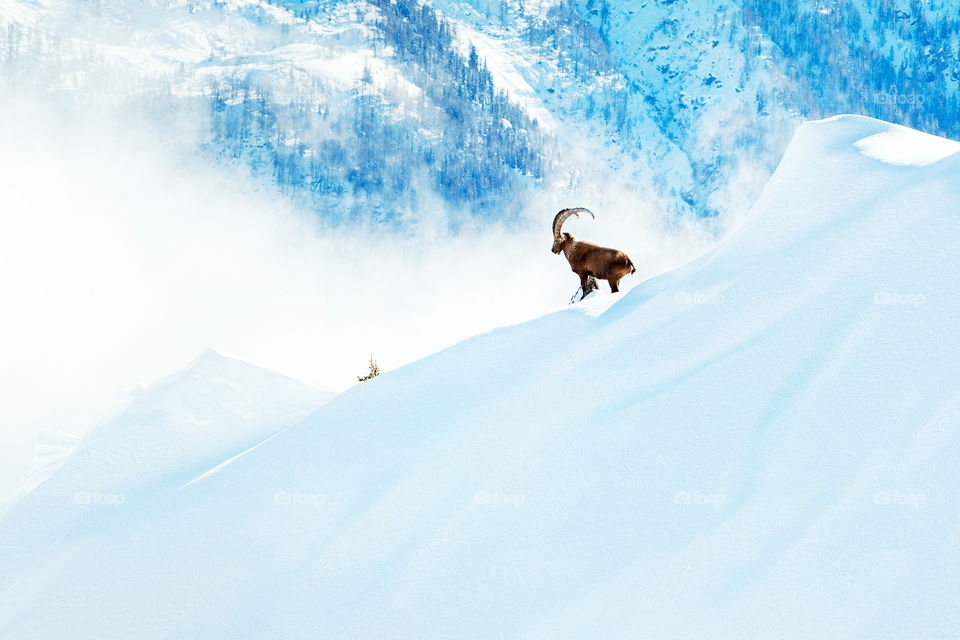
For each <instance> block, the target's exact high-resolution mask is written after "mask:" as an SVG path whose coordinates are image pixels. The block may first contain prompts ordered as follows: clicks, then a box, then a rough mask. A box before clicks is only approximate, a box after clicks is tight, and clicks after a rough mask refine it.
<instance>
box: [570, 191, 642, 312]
mask: <svg viewBox="0 0 960 640" xmlns="http://www.w3.org/2000/svg"><path fill="white" fill-rule="evenodd" d="M580 211H582V212H584V213H589V214H590V217H591V218H593V219H594V220H596V218H597V217H596V216H595V215H593V212H592V211H590V210H589V209H584V208H582V207H577V208H575V209H564V210H563V211H561V212H560V213H558V214H557V216H556V217H555V218H554V219H553V249H551V251H553V252H554V253H557V254H559V253H560V252H561V251H562V252H563V255H564V256H566V258H567V262H569V263H570V269H571V270H572V271H573V272H574V273H575V274H577V275H578V276H580V287H581V288H582V289H583V295H582V296H580V299H581V300H583V299H584V298H585V297H586V296H587V293H589V292H590V291H592V288H590V277H591V276H593V277H596V278H599V279H600V280H606V281H607V282H609V283H610V291H611V293H616V292H617V291H619V290H620V288H619V286H618V285H619V284H620V279H621V278H623V277H624V276H626V275H629V274H631V273H635V272H636V271H637V269H636V267H634V266H633V262H631V261H630V258H628V257H627V254H625V253H624V252H623V251H617V250H616V249H607V248H606V247H598V246H597V245H595V244H591V243H589V242H582V241H580V240H577V239H576V238H574V237H573V236H572V235H570V234H569V233H563V234H561V233H560V230H561V228H562V227H563V223H564V221H566V219H567V218H569V217H570V216H577V217H578V218H579V217H580V215H579V212H580Z"/></svg>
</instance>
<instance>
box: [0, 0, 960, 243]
mask: <svg viewBox="0 0 960 640" xmlns="http://www.w3.org/2000/svg"><path fill="white" fill-rule="evenodd" d="M0 26H2V27H3V28H2V29H0V63H2V64H0V86H8V87H12V88H15V89H21V88H22V87H23V86H29V87H34V88H42V89H43V90H44V91H50V90H53V91H56V92H61V93H62V94H63V95H65V96H67V97H69V98H71V99H73V100H74V101H75V102H76V103H77V104H78V105H79V106H81V107H84V108H90V109H116V110H119V111H124V110H127V111H134V112H138V113H148V114H150V115H151V117H153V118H154V119H155V120H156V121H157V125H158V127H161V128H163V129H164V130H166V131H170V132H171V137H173V138H178V137H182V138H183V140H182V142H183V144H184V145H185V146H186V147H188V148H191V149H201V150H202V151H203V153H205V154H207V155H208V156H210V157H211V158H213V159H216V160H218V161H220V162H222V163H227V164H232V165H236V166H237V167H238V168H240V169H242V170H243V171H244V172H247V173H249V175H250V177H251V178H252V179H253V180H255V181H259V182H262V183H263V184H264V185H267V186H269V187H270V188H272V189H275V190H276V191H277V192H278V193H279V194H282V195H283V196H284V197H289V198H291V199H293V200H294V201H295V202H297V203H298V204H301V205H303V206H304V207H306V208H308V209H310V210H312V211H314V212H315V213H316V214H317V215H318V216H319V217H320V218H321V219H322V220H323V221H324V222H327V223H330V224H342V223H350V224H353V223H358V222H360V223H362V224H373V225H381V226H384V227H388V228H402V229H407V230H416V229H417V228H418V227H420V226H428V227H429V226H432V225H438V224H439V225H441V226H445V227H447V228H449V229H450V230H452V231H454V232H456V231H459V230H460V229H462V228H463V227H465V226H467V227H469V226H470V225H486V224H490V223H491V222H507V223H509V224H516V223H517V222H518V221H522V220H525V219H526V218H527V217H528V216H534V215H541V214H542V213H543V210H545V209H546V210H555V209H557V208H559V207H560V206H563V204H565V203H566V202H568V201H570V200H575V201H577V202H582V203H595V204H596V205H597V206H605V207H612V206H614V205H615V204H617V203H618V202H619V201H622V200H624V195H623V194H624V190H627V192H629V193H630V194H632V198H633V199H634V200H635V201H652V202H655V203H657V206H659V207H660V208H662V209H663V210H664V211H666V212H670V213H674V214H692V215H695V216H701V217H712V216H719V217H720V219H721V226H722V225H723V224H726V223H728V222H731V221H732V220H734V219H736V218H738V217H739V216H740V215H741V214H742V212H744V211H745V210H746V209H747V208H748V207H749V205H751V204H752V202H753V200H754V199H755V198H756V196H757V195H758V194H759V192H760V189H761V188H762V186H763V185H764V184H765V182H766V180H767V179H768V178H769V176H770V174H771V172H772V170H773V168H774V167H775V165H776V162H777V161H778V159H779V158H780V156H781V154H782V151H783V149H784V148H785V145H786V143H787V141H788V140H789V138H790V136H791V135H792V133H793V131H794V129H795V128H796V126H797V125H798V124H799V123H800V122H801V121H802V120H804V119H805V118H808V117H822V116H823V115H828V114H832V113H838V112H855V113H864V114H867V115H872V116H878V117H882V118H885V119H888V120H891V121H896V122H901V123H903V124H907V125H910V126H914V127H916V128H919V129H921V130H925V131H927V132H930V133H935V134H940V135H948V136H951V137H954V138H956V137H958V136H960V130H958V129H957V124H956V122H957V119H956V118H955V117H954V116H955V114H956V113H957V110H958V108H960V54H958V50H960V39H958V33H960V23H958V21H957V18H956V12H955V6H954V3H952V2H949V1H940V0H929V1H923V2H920V1H919V0H912V1H909V2H907V1H903V0H897V1H885V0H884V1H881V0H829V1H824V0H802V1H800V2H793V3H788V4H786V5H782V4H781V3H772V4H771V3H765V2H755V1H753V0H742V1H735V2H730V3H721V4H720V5H717V4H715V3H703V2H695V1H692V0H682V1H673V0H670V1H666V0H649V1H645V2H639V3H636V2H611V1H610V0H576V1H573V0H560V1H553V0H550V1H547V2H524V1H523V0H498V2H491V1H489V0H434V1H433V2H420V1H419V0H349V1H344V2H339V1H333V0H325V1H319V0H317V1H314V0H273V1H266V0H227V1H220V0H216V1H212V2H211V1H207V0H190V1H189V2H181V1H179V0H154V1H152V2H149V3H143V2H133V1H128V0H98V1H97V2H89V1H85V2H79V3H77V2H69V3H65V2H62V0H44V1H42V2H41V1H37V0H4V2H3V3H2V4H0ZM828 34H829V35H828ZM185 121H186V122H188V123H190V124H189V125H184V122H185ZM198 122H200V123H202V124H200V125H199V126H198V125H197V123H198Z"/></svg>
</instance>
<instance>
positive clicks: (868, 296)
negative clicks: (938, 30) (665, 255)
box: [0, 116, 960, 639]
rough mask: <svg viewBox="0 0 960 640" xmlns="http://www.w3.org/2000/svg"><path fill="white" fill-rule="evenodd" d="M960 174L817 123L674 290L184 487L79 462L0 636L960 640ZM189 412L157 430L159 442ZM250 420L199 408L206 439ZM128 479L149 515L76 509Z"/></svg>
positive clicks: (392, 393)
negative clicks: (219, 427) (214, 427)
mask: <svg viewBox="0 0 960 640" xmlns="http://www.w3.org/2000/svg"><path fill="white" fill-rule="evenodd" d="M958 152H960V143H955V142H951V141H949V140H945V139H942V138H935V137H933V136H929V135H927V134H923V133H919V132H917V131H913V130H909V129H905V128H903V127H899V126H896V125H890V124H886V123H884V122H881V121H877V120H872V119H869V118H865V117H858V116H840V117H835V118H831V119H828V120H823V121H817V122H809V123H806V124H804V125H802V126H801V127H800V128H799V130H798V132H797V134H796V135H795V137H794V138H793V140H792V142H791V143H790V145H789V148H788V149H787V152H786V154H785V155H784V157H783V159H782V161H781V162H780V164H779V167H778V168H777V170H776V172H775V174H774V176H773V177H772V179H771V180H770V181H769V183H768V184H767V185H766V187H765V188H764V190H763V193H762V194H761V196H760V198H759V199H758V201H757V203H756V205H755V206H754V207H753V208H752V210H751V211H750V213H749V215H748V216H747V217H746V218H745V220H744V221H743V223H742V224H741V225H740V227H739V228H738V229H737V230H736V231H735V232H734V233H733V234H731V236H730V237H729V238H728V239H727V240H726V241H724V242H723V243H722V244H721V245H719V246H718V247H717V248H716V249H714V250H713V251H711V252H709V253H708V254H706V255H704V256H703V257H702V258H699V259H697V260H695V261H694V262H692V263H690V264H688V265H686V266H684V267H682V268H680V269H678V270H675V271H672V272H669V273H667V274H665V275H663V276H661V277H657V278H654V279H652V280H648V281H646V282H643V283H642V284H640V285H637V286H635V287H634V288H633V289H631V290H629V291H627V292H626V293H623V294H620V295H617V296H611V295H609V294H606V295H603V296H598V297H596V298H594V299H591V300H589V301H587V302H586V303H584V304H582V305H576V306H574V307H571V308H570V309H567V310H563V311H560V312H556V313H551V314H549V315H546V316H543V317H540V318H538V319H536V320H533V321H530V322H527V323H523V324H518V325H514V326H509V327H505V328H502V329H499V330H496V331H493V332H490V333H487V334H484V335H480V336H477V337H475V338H472V339H470V340H467V341H466V342H463V343H461V344H459V345H457V346H455V347H453V348H450V349H448V350H446V351H443V352H441V353H438V354H436V355H434V356H431V357H428V358H426V359H424V360H421V361H418V362H416V363H414V364H411V365H409V366H407V367H404V368H402V369H400V370H397V371H394V372H391V373H388V374H386V375H383V376H381V377H380V378H378V379H376V380H374V381H371V382H368V383H364V384H363V385H360V386H359V387H357V388H354V389H352V390H350V391H348V392H345V393H343V394H342V395H341V396H339V397H337V398H336V399H334V400H333V401H331V402H330V403H329V404H327V405H326V406H324V407H322V408H321V409H319V410H318V411H316V412H314V413H313V414H312V415H310V416H309V417H307V418H306V419H304V420H302V421H299V422H297V423H296V424H295V425H293V426H291V427H289V428H286V429H285V430H283V431H282V432H280V433H278V434H277V435H275V436H274V437H272V438H269V439H268V440H266V441H265V442H263V443H262V444H260V445H259V446H256V447H252V448H249V449H248V450H246V451H244V452H243V453H242V454H240V455H235V456H234V457H232V458H230V457H228V455H227V454H224V455H222V456H221V457H220V458H219V460H217V461H214V460H212V459H211V460H208V461H206V462H204V463H201V461H200V460H199V458H198V459H195V460H194V461H193V462H191V463H190V464H189V465H184V466H183V467H180V468H178V469H177V470H176V471H172V472H171V473H170V474H169V475H164V476H161V475H153V474H152V473H146V472H143V471H141V469H143V468H144V467H146V468H148V469H149V468H150V464H148V463H149V455H148V454H149V452H150V451H151V450H152V448H149V447H147V448H141V447H140V446H138V445H135V444H134V443H131V442H123V441H119V440H115V441H114V444H109V443H105V444H100V443H102V442H104V439H101V440H100V441H94V442H92V443H90V445H88V448H87V451H88V452H89V453H88V454H87V458H88V459H89V460H90V461H94V460H98V459H99V460H103V461H107V460H114V461H124V460H126V459H127V458H128V457H129V458H130V459H132V460H133V461H134V466H133V467H131V468H130V469H129V470H130V471H131V472H132V471H137V473H136V474H135V475H131V476H129V477H128V476H126V475H121V476H120V478H121V480H120V481H118V482H119V483H118V484H110V485H107V484H106V483H105V481H103V482H101V479H102V478H103V475H101V474H103V473H104V468H105V467H104V465H103V464H99V463H97V464H88V465H85V466H81V465H80V463H79V462H77V464H76V465H75V466H74V467H73V468H72V469H70V468H68V467H67V466H64V467H63V468H62V469H61V470H60V471H59V472H57V473H56V474H54V475H53V476H52V477H51V478H50V479H49V480H48V481H47V482H46V483H44V484H43V485H41V486H40V487H39V488H38V489H37V490H35V491H34V492H32V493H31V494H29V495H27V496H26V497H24V498H23V499H22V500H21V502H20V503H19V504H18V505H16V507H15V508H14V509H12V510H11V511H10V512H9V513H7V514H6V515H5V516H4V517H3V518H2V519H0V539H2V540H3V545H2V547H0V566H3V567H4V572H3V573H2V575H0V636H2V637H4V638H21V637H35V638H59V637H64V636H66V635H69V636H70V637H74V638H128V637H138V638H169V637H220V636H229V637H238V638H264V637H485V638H486V637H516V636H523V637H550V638H553V637H656V638H690V637H711V638H716V637H729V638H771V637H778V638H811V637H844V638H865V639H866V638H877V637H898V638H907V637H909V638H934V637H951V636H955V635H956V634H957V633H960V618H958V617H957V615H956V602H957V600H958V598H960V574H958V567H960V537H958V535H957V532H958V530H957V522H958V521H960V506H958V505H960V500H958V498H960V496H958V494H957V487H958V486H960V483H958V481H960V476H958V469H960V465H958V460H957V455H958V451H960V449H958V447H960V441H958V435H957V434H958V433H960V431H958V428H957V427H958V426H960V424H958V423H960V383H958V380H960V370H958V363H957V359H956V353H957V352H958V351H960V339H958V337H957V336H958V334H957V331H956V318H957V317H958V316H960V303H958V300H960V295H958V294H960V285H958V282H957V279H956V274H957V273H958V269H960V251H958V248H957V245H956V242H955V238H956V235H957V233H958V232H960V220H958V218H957V215H956V211H957V208H958V204H960V188H958V186H957V184H958V183H957V181H956V175H957V172H958V170H960V153H958ZM179 380H180V383H182V385H183V386H182V389H183V393H189V391H188V390H189V389H194V388H199V389H200V391H198V395H199V397H206V393H205V392H204V391H203V389H204V388H205V387H204V384H203V382H204V381H206V382H207V383H209V378H208V376H206V375H202V376H199V377H198V379H192V378H191V377H189V376H188V377H186V378H182V379H179ZM180 383H177V384H180ZM198 384H199V387H197V385H198ZM191 397H194V396H191ZM169 402H173V401H172V400H169V399H163V398H160V397H159V396H157V402H156V403H148V404H147V405H146V406H145V407H144V409H143V411H142V412H141V413H140V414H139V415H140V416H141V417H140V419H139V420H138V421H137V424H138V425H139V429H138V432H139V433H142V434H143V435H144V436H146V437H147V438H148V439H151V438H159V437H163V434H164V433H167V430H168V428H169V426H168V425H167V422H166V421H165V420H162V419H160V418H159V417H156V416H158V415H161V416H162V415H163V414H162V413H161V412H165V411H167V407H168V406H170V405H169V404H168V403H169ZM222 405H223V403H222V402H220V401H216V402H215V403H213V404H212V405H211V406H208V407H207V409H206V410H205V411H204V412H203V414H202V415H199V414H198V415H194V416H193V418H190V417H189V416H187V415H186V414H184V413H183V412H182V411H180V409H182V405H180V404H179V402H175V403H174V404H173V405H172V406H173V407H175V408H176V409H177V411H176V412H175V413H176V414H177V415H182V416H183V417H182V421H181V422H180V423H179V424H181V425H182V429H181V430H186V431H189V432H194V431H197V430H200V429H205V428H207V425H204V424H203V423H205V422H206V421H207V420H212V421H214V423H216V421H218V420H220V417H221V415H222V414H224V411H222ZM255 405H256V406H259V407H261V409H262V411H264V412H266V413H271V412H272V411H273V410H274V409H279V410H281V411H286V410H287V409H289V408H290V403H289V401H288V400H287V399H286V398H283V397H276V396H273V394H266V393H265V394H264V396H263V398H262V404H261V403H259V402H258V403H255ZM303 408H306V407H303ZM244 411H245V410H242V411H241V410H237V411H234V410H228V411H226V412H225V413H226V415H228V416H229V415H235V414H236V413H244ZM297 413H299V410H297V411H291V412H290V413H288V414H286V415H284V417H283V419H282V420H277V421H275V422H276V425H275V426H276V427H279V426H280V424H281V423H283V424H289V422H290V421H293V420H296V414H297ZM214 423H208V424H214ZM273 430H274V431H276V429H275V428H274V429H273ZM251 435H252V434H251ZM108 444H109V446H107V445H108ZM161 450H166V447H164V448H162V449H161ZM98 452H99V453H98ZM73 460H78V458H77V457H75V458H74V459H73ZM154 468H156V467H154ZM111 482H113V481H111ZM101 486H103V487H105V489H104V491H107V490H109V489H107V488H106V487H121V489H119V490H116V491H117V493H120V492H122V493H123V495H124V497H125V499H123V500H119V499H118V500H113V501H112V502H110V503H109V504H107V503H104V504H100V503H93V502H92V501H91V504H89V505H81V506H78V505H76V502H75V500H74V496H75V495H76V492H79V491H94V490H100V489H99V487H101ZM48 487H49V489H46V488H48ZM45 489H46V490H45ZM81 507H82V508H81ZM65 512H66V513H69V514H70V515H69V520H68V522H66V523H64V521H63V517H64V516H63V515H62V514H63V513H65ZM58 521H59V522H60V523H61V524H60V525H57V524H56V523H57V522H58ZM51 522H52V523H54V524H53V525H51ZM67 525H68V526H67Z"/></svg>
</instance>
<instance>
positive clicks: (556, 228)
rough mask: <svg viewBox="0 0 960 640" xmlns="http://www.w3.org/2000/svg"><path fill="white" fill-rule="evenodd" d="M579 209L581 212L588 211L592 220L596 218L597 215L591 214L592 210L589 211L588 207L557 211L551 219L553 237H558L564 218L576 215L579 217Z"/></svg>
mask: <svg viewBox="0 0 960 640" xmlns="http://www.w3.org/2000/svg"><path fill="white" fill-rule="evenodd" d="M581 211H582V212H583V213H589V214H590V217H591V218H593V219H594V220H596V219H597V216H595V215H593V211H590V209H584V208H583V207H576V208H574V209H564V210H562V211H561V212H560V213H558V214H557V216H556V217H555V218H554V219H553V237H554V238H559V237H560V229H561V228H562V227H563V223H564V222H565V221H566V219H567V218H569V217H570V216H577V217H578V218H579V217H580V215H579V213H580V212H581Z"/></svg>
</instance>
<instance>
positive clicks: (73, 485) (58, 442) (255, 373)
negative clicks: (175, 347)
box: [0, 350, 335, 537]
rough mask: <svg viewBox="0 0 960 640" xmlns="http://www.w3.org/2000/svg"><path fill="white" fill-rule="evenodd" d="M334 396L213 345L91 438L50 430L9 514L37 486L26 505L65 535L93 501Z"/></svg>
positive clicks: (231, 447)
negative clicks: (222, 351) (229, 356)
mask: <svg viewBox="0 0 960 640" xmlns="http://www.w3.org/2000/svg"><path fill="white" fill-rule="evenodd" d="M334 395H335V394H334V393H333V392H331V391H324V390H321V389H316V388H314V387H310V386H307V385H305V384H303V383H301V382H299V381H297V380H294V379H292V378H289V377H287V376H285V375H283V374H280V373H276V372H273V371H269V370H267V369H263V368H261V367H258V366H255V365H252V364H249V363H246V362H243V361H241V360H236V359H233V358H228V357H225V356H223V355H221V354H219V353H217V352H216V351H213V350H208V351H206V352H205V353H204V354H202V355H201V356H199V357H198V358H197V359H196V360H194V361H193V362H192V363H190V365H188V366H187V367H186V368H185V369H183V370H182V371H180V372H178V373H175V374H173V375H171V376H168V377H166V378H164V379H162V380H159V381H157V382H155V383H154V384H152V385H150V386H149V387H147V388H146V389H142V390H140V391H138V392H136V394H135V395H134V397H133V399H132V400H131V402H130V404H129V406H128V407H126V408H125V409H124V410H123V411H121V412H119V413H118V414H117V415H116V416H114V417H113V418H112V419H110V420H108V421H107V422H106V423H105V424H104V425H102V426H101V427H100V428H99V429H97V430H96V431H95V432H94V433H92V434H91V435H90V436H88V437H87V438H86V439H84V440H83V441H82V442H77V440H76V439H75V438H71V437H69V436H68V435H66V434H58V433H56V432H49V433H45V434H41V437H40V439H39V440H38V443H37V447H36V449H37V451H36V454H35V455H36V460H35V463H34V465H33V469H32V470H31V473H30V475H29V477H28V478H27V479H26V482H25V483H24V486H23V488H22V489H21V491H19V492H17V493H15V494H14V495H13V496H12V497H11V498H10V499H8V500H7V501H5V502H0V513H2V512H3V511H5V510H7V509H9V508H11V507H12V506H13V505H14V504H15V503H16V502H17V500H18V499H19V498H20V497H22V495H23V494H25V493H27V492H30V491H32V493H30V494H29V495H30V500H28V501H27V504H25V505H23V506H22V510H23V511H21V513H30V512H31V510H32V509H35V508H36V507H38V506H39V510H38V511H35V512H34V513H38V514H40V515H39V516H38V517H41V518H43V519H46V520H48V522H49V524H50V526H49V527H47V530H46V531H45V533H44V535H51V536H53V537H57V536H59V535H60V534H61V533H62V532H63V530H64V529H65V528H67V527H69V526H70V525H72V523H74V522H76V521H78V520H82V519H83V518H84V517H86V516H87V515H89V510H90V508H91V507H92V506H93V507H96V506H102V505H105V504H109V505H114V506H116V505H118V504H122V503H124V502H125V501H126V500H127V499H135V497H136V496H138V495H140V494H143V493H149V492H151V491H153V490H155V489H156V488H157V486H163V485H167V484H170V483H173V484H174V485H175V484H177V483H182V482H185V481H187V480H189V479H190V478H193V477H194V476H195V475H196V474H197V473H200V472H202V471H204V470H206V469H208V468H209V467H210V466H212V465H215V464H216V463H218V462H220V461H222V460H223V459H225V458H227V457H229V456H233V455H236V454H238V453H241V452H242V451H244V450H246V449H247V448H249V447H251V446H254V445H256V444H258V443H260V442H262V441H263V440H264V439H265V438H268V437H270V436H272V435H274V434H275V433H277V432H278V431H280V430H281V429H283V428H285V427H287V426H289V425H291V424H293V423H294V422H296V421H298V420H300V419H301V418H303V417H304V416H306V415H308V414H310V413H312V412H313V411H314V410H316V409H317V408H319V407H320V406H321V405H323V404H324V403H326V402H327V401H329V400H330V399H331V398H332V397H334ZM51 476H53V477H51ZM38 485H39V486H38ZM35 487H36V488H35ZM51 505H56V508H54V509H50V506H51ZM18 517H28V518H32V517H33V516H22V515H21V516H18Z"/></svg>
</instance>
